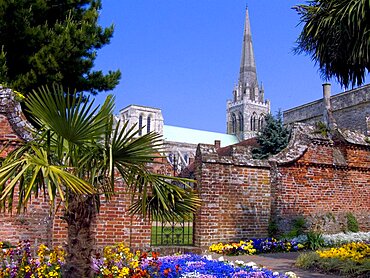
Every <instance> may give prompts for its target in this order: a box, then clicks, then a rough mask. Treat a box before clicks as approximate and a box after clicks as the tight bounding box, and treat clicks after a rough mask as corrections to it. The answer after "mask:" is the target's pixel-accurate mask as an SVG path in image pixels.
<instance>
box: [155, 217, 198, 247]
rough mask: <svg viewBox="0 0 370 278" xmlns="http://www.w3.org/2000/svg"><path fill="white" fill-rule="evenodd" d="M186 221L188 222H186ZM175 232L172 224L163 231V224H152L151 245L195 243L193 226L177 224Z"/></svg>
mask: <svg viewBox="0 0 370 278" xmlns="http://www.w3.org/2000/svg"><path fill="white" fill-rule="evenodd" d="M185 223H186V222H185ZM175 229H176V231H175V233H174V232H173V230H172V229H171V227H170V226H167V227H166V228H165V231H162V226H152V234H151V240H150V242H151V245H157V246H158V245H193V227H192V226H185V227H184V228H183V231H181V230H182V228H181V227H180V226H175Z"/></svg>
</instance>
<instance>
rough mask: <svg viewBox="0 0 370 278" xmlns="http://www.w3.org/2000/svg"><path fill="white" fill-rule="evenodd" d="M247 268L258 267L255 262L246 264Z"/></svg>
mask: <svg viewBox="0 0 370 278" xmlns="http://www.w3.org/2000/svg"><path fill="white" fill-rule="evenodd" d="M245 266H250V267H252V268H253V267H255V266H257V264H256V263H255V262H249V263H246V264H245Z"/></svg>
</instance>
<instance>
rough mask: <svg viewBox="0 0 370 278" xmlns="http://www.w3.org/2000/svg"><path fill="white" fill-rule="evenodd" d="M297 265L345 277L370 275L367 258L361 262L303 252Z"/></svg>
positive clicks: (357, 277) (369, 262) (369, 264)
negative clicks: (321, 256)
mask: <svg viewBox="0 0 370 278" xmlns="http://www.w3.org/2000/svg"><path fill="white" fill-rule="evenodd" d="M295 266H297V267H299V268H303V269H312V270H321V271H322V272H326V273H334V274H340V275H343V276H345V277H356V278H359V277H363V278H365V277H369V274H370V260H365V261H364V262H363V263H361V264H360V263H356V262H354V261H352V260H341V259H339V258H320V256H319V254H317V253H316V252H308V253H302V254H301V255H299V257H298V258H297V260H296V262H295Z"/></svg>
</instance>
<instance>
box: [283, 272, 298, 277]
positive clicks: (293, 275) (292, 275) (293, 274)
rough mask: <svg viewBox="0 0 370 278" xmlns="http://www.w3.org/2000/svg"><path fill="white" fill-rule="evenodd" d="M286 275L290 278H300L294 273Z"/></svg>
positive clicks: (286, 273)
mask: <svg viewBox="0 0 370 278" xmlns="http://www.w3.org/2000/svg"><path fill="white" fill-rule="evenodd" d="M285 275H286V276H288V277H289V278H299V277H298V276H297V274H295V273H294V272H292V271H288V272H285Z"/></svg>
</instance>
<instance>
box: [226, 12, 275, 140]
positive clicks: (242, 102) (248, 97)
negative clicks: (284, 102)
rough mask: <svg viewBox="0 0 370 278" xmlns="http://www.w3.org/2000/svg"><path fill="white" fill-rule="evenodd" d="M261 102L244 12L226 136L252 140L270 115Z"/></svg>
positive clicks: (260, 87)
mask: <svg viewBox="0 0 370 278" xmlns="http://www.w3.org/2000/svg"><path fill="white" fill-rule="evenodd" d="M264 98H265V97H264V89H263V86H262V84H261V86H259V85H258V81H257V71H256V62H255V60H254V53H253V44H252V33H251V27H250V22H249V14H248V8H247V9H246V13H245V22H244V37H243V46H242V57H241V63H240V74H239V80H238V84H237V85H236V86H235V87H234V90H233V99H232V100H228V101H227V108H226V109H227V133H228V134H233V135H236V136H237V137H238V139H239V140H240V141H242V140H245V139H248V138H251V137H255V136H256V135H257V132H258V131H259V130H260V129H261V128H262V126H263V124H264V117H265V115H266V114H268V113H269V112H270V103H269V101H268V100H265V99H264Z"/></svg>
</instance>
